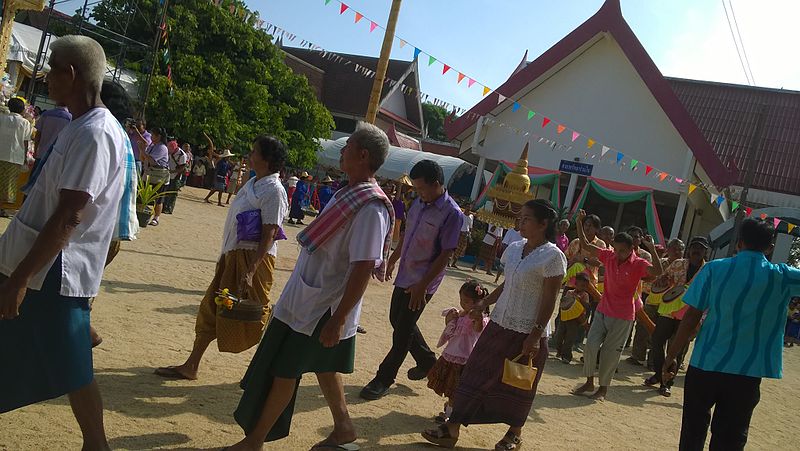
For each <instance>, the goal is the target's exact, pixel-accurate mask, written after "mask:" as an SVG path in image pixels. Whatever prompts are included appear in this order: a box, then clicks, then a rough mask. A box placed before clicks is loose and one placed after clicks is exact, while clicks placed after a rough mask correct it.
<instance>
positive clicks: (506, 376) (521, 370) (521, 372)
mask: <svg viewBox="0 0 800 451" xmlns="http://www.w3.org/2000/svg"><path fill="white" fill-rule="evenodd" d="M521 357H522V354H520V355H518V356H516V357H514V358H513V359H511V360H509V359H506V361H505V363H504V364H503V383H504V384H506V385H510V386H512V387H516V388H519V389H520V390H531V389H532V388H533V381H534V380H536V373H538V372H539V369H538V368H534V367H533V360H532V359H531V358H530V356H528V364H527V365H525V364H522V363H517V362H516V361H517V360H519V359H520V358H521Z"/></svg>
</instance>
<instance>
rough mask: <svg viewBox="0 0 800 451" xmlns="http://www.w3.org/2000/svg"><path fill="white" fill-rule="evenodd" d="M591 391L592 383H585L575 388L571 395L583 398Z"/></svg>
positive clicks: (592, 388) (592, 389)
mask: <svg viewBox="0 0 800 451" xmlns="http://www.w3.org/2000/svg"><path fill="white" fill-rule="evenodd" d="M591 391H594V383H592V382H587V383H585V384H583V385H581V386H580V387H578V388H576V389H575V390H572V394H573V395H579V396H583V395H585V394H586V393H589V392H591Z"/></svg>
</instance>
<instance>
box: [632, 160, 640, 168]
mask: <svg viewBox="0 0 800 451" xmlns="http://www.w3.org/2000/svg"><path fill="white" fill-rule="evenodd" d="M637 164H639V160H636V159H632V160H631V171H632V170H633V168H635V167H636V165H637Z"/></svg>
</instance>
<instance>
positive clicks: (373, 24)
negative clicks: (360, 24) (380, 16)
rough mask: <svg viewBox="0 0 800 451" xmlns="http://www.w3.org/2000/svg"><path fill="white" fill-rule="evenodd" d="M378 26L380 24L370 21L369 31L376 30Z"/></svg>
mask: <svg viewBox="0 0 800 451" xmlns="http://www.w3.org/2000/svg"><path fill="white" fill-rule="evenodd" d="M377 27H378V24H376V23H375V22H370V23H369V32H370V33H372V32H373V31H375V28H377Z"/></svg>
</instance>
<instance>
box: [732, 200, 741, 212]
mask: <svg viewBox="0 0 800 451" xmlns="http://www.w3.org/2000/svg"><path fill="white" fill-rule="evenodd" d="M738 209H739V202H736V201H735V200H734V201H731V213H733V212H734V211H736V210H738Z"/></svg>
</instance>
